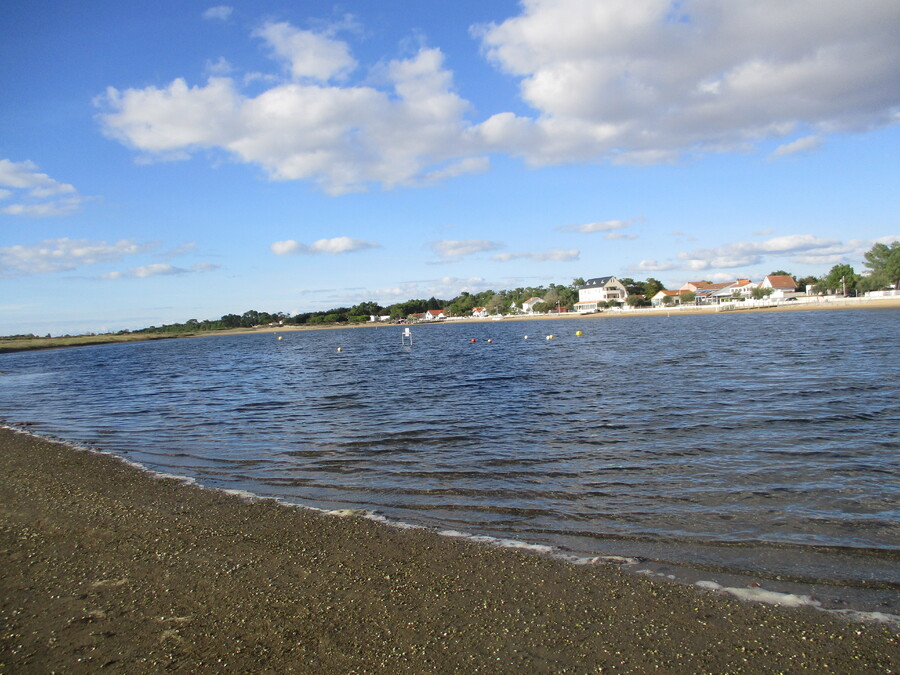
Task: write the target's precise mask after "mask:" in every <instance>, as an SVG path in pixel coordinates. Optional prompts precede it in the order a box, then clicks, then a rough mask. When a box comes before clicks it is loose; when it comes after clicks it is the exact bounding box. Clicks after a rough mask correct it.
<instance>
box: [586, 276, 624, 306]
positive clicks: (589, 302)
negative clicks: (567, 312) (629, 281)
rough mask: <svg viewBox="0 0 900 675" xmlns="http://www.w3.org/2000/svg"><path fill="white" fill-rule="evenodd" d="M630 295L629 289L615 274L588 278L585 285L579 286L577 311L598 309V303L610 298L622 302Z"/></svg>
mask: <svg viewBox="0 0 900 675" xmlns="http://www.w3.org/2000/svg"><path fill="white" fill-rule="evenodd" d="M627 297H628V289H626V288H625V286H624V284H622V282H621V281H619V280H618V279H616V278H615V277H614V276H609V277H596V278H594V279H588V280H587V281H586V282H585V284H584V286H579V287H578V302H576V303H575V311H576V312H590V311H594V310H596V309H597V303H600V302H604V303H608V302H609V301H610V300H612V301H613V302H617V303H619V304H622V303H624V302H625V299H626V298H627Z"/></svg>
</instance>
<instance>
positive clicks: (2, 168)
mask: <svg viewBox="0 0 900 675" xmlns="http://www.w3.org/2000/svg"><path fill="white" fill-rule="evenodd" d="M0 186H2V187H0V200H3V201H5V200H12V202H13V203H11V204H7V205H5V206H3V207H0V213H6V214H8V215H11V216H34V217H46V216H60V215H65V214H68V213H72V212H74V211H77V210H78V209H79V208H80V207H81V204H82V202H83V201H84V200H83V198H82V197H81V196H79V194H78V191H77V190H76V189H75V188H74V187H73V186H72V185H69V184H68V183H60V182H58V181H56V180H54V179H53V178H50V176H48V175H47V174H45V173H40V172H39V171H38V167H37V165H36V164H35V163H34V162H31V161H27V160H26V161H24V162H13V161H11V160H8V159H0Z"/></svg>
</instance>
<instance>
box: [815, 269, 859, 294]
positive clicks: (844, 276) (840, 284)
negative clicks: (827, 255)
mask: <svg viewBox="0 0 900 675" xmlns="http://www.w3.org/2000/svg"><path fill="white" fill-rule="evenodd" d="M858 279H859V277H858V276H856V272H854V271H853V268H852V267H851V266H850V265H846V264H843V265H835V266H834V267H832V268H831V271H830V272H828V274H826V275H825V278H824V279H822V283H821V285H822V286H824V287H825V288H826V289H828V290H829V291H834V292H841V293H845V294H848V295H849V294H851V293H852V292H853V291H854V289H855V288H856V282H857V280H858Z"/></svg>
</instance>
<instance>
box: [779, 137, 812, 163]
mask: <svg viewBox="0 0 900 675" xmlns="http://www.w3.org/2000/svg"><path fill="white" fill-rule="evenodd" d="M821 145H822V139H821V137H819V136H804V137H803V138H798V139H797V140H796V141H791V142H790V143H784V144H783V145H780V146H778V147H777V148H776V149H775V152H773V153H772V154H771V155H769V158H770V159H777V158H778V157H785V156H786V155H796V154H799V153H804V152H812V151H813V150H818V149H819V147H820V146H821Z"/></svg>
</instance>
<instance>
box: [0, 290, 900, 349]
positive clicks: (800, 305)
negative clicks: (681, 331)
mask: <svg viewBox="0 0 900 675" xmlns="http://www.w3.org/2000/svg"><path fill="white" fill-rule="evenodd" d="M898 307H900V297H889V298H877V299H870V298H845V299H830V300H828V301H820V302H791V303H783V304H778V305H776V304H774V303H761V304H753V303H746V306H745V307H738V308H737V310H738V311H741V312H743V311H754V312H795V311H814V310H836V309H895V308H898ZM718 311H720V307H717V306H715V305H709V306H703V305H700V306H680V307H666V308H653V309H649V308H638V309H625V310H610V311H604V312H600V313H597V314H577V313H574V312H564V313H561V314H533V315H530V314H521V315H512V316H506V317H504V318H503V320H504V321H541V320H544V321H546V320H554V319H604V318H611V317H612V318H619V317H635V316H672V315H674V316H689V315H697V314H710V313H715V312H718ZM486 321H491V319H489V318H488V319H476V318H471V317H467V318H453V319H449V320H447V322H448V323H457V322H472V323H483V322H486ZM423 323H425V324H438V323H444V321H436V322H423ZM375 325H378V326H385V325H390V324H386V323H320V324H303V325H290V324H288V325H284V326H256V327H247V328H221V329H215V330H203V331H200V330H184V331H177V332H175V331H173V332H146V331H135V332H119V333H102V334H98V335H76V336H70V335H66V336H63V337H36V336H34V335H17V336H9V337H0V354H3V353H4V352H21V351H31V350H36V349H59V348H63V347H83V346H91V345H100V344H117V343H122V342H141V341H146V340H165V339H172V338H183V337H209V336H212V335H236V334H241V333H258V332H289V331H298V330H334V329H347V328H359V327H363V326H375ZM420 325H421V324H420Z"/></svg>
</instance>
